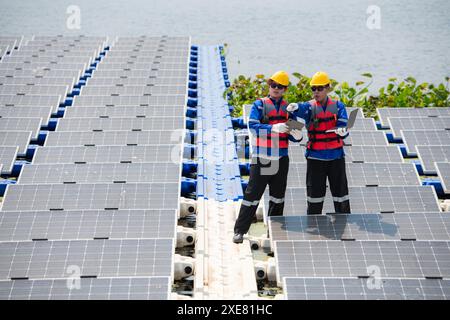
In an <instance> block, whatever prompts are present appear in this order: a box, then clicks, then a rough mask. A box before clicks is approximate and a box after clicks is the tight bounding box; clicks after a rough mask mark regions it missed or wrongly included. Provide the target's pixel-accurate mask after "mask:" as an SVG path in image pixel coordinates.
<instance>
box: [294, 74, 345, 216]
mask: <svg viewBox="0 0 450 320" xmlns="http://www.w3.org/2000/svg"><path fill="white" fill-rule="evenodd" d="M310 86H311V90H312V92H313V95H314V99H313V100H311V101H308V102H306V103H300V102H299V103H291V104H290V105H289V106H288V107H287V108H286V110H287V111H288V112H290V113H292V114H294V115H295V116H297V117H298V118H300V119H303V121H305V126H306V128H307V130H308V143H307V146H306V152H305V157H306V159H307V166H306V186H307V201H308V214H321V213H322V208H323V201H324V199H325V193H326V181H327V178H328V181H329V183H330V190H331V193H332V195H333V201H334V209H335V212H336V213H350V200H349V196H348V186H347V175H346V172H345V154H344V148H343V146H344V141H343V140H344V139H345V138H346V137H347V136H348V132H347V121H348V117H347V111H346V110H345V105H344V104H343V103H342V102H340V101H337V100H333V99H331V98H330V97H329V96H328V93H329V92H330V91H331V90H332V89H331V85H330V78H329V77H328V74H326V73H325V72H322V71H319V72H317V73H316V74H314V76H313V77H312V79H311V82H310Z"/></svg>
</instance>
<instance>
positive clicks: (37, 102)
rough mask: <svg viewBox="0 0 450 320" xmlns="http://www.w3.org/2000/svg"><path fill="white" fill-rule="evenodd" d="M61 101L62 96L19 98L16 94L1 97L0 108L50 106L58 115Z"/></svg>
mask: <svg viewBox="0 0 450 320" xmlns="http://www.w3.org/2000/svg"><path fill="white" fill-rule="evenodd" d="M61 101H62V100H61V96H38V95H36V96H35V95H26V96H18V95H14V94H9V95H0V106H6V107H11V106H12V107H19V106H50V107H52V112H53V113H56V112H57V111H58V107H59V104H60V103H61Z"/></svg>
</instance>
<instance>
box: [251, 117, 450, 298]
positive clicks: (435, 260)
mask: <svg viewBox="0 0 450 320" xmlns="http://www.w3.org/2000/svg"><path fill="white" fill-rule="evenodd" d="M385 110H386V111H385ZM397 110H398V111H397ZM423 110H425V111H423ZM448 110H450V109H449V108H424V109H413V108H398V109H387V108H386V109H379V110H378V113H379V115H380V118H381V119H382V124H383V126H386V124H387V123H388V122H389V123H390V124H391V129H392V131H393V133H394V137H398V136H399V135H400V134H401V136H402V138H403V142H404V143H405V145H406V147H407V153H408V155H415V154H414V152H415V150H416V149H417V151H418V152H417V154H418V156H419V159H420V161H421V163H422V168H423V170H424V173H425V174H436V173H437V174H439V178H440V179H441V181H442V185H443V187H444V190H445V191H447V192H448V185H449V182H448V179H449V178H450V174H449V172H450V167H449V166H448V164H449V163H450V162H449V159H450V154H447V153H448V152H447V151H448V150H450V146H449V145H448V140H449V139H448V138H449V137H450V136H449V137H447V136H448V132H449V131H448V130H446V129H447V127H449V126H448V124H447V122H446V121H447V118H448V117H449V114H448V112H449V111H448ZM246 111H247V112H248V110H246ZM395 117H402V118H395ZM359 120H361V119H359ZM363 120H364V124H363V122H361V121H360V124H359V127H358V120H357V122H356V124H355V127H354V129H352V130H350V135H349V137H348V138H347V139H345V146H344V150H345V155H346V172H347V179H348V184H349V198H350V207H351V211H352V214H335V213H334V211H335V210H334V203H333V195H332V194H331V192H330V190H329V187H328V186H327V193H326V196H325V201H324V208H323V213H324V214H323V215H306V212H307V197H306V159H305V156H304V154H305V151H306V150H305V147H304V146H302V145H299V144H295V143H290V148H289V158H290V168H289V175H288V184H287V190H286V194H285V198H284V216H281V217H269V218H268V228H269V234H270V240H271V245H272V249H273V251H274V256H275V262H276V266H277V283H278V285H279V286H282V287H283V288H284V294H285V297H286V298H287V299H449V298H450V290H449V289H448V281H449V279H448V278H450V264H449V263H448V261H450V219H449V216H448V215H447V214H445V213H441V208H440V206H439V202H438V197H437V194H436V191H435V189H434V187H432V186H422V185H421V184H422V183H421V180H420V177H419V174H418V172H417V170H416V168H415V166H414V165H413V164H411V163H405V161H404V160H403V156H402V154H401V150H400V148H399V147H398V145H390V144H389V143H388V141H387V139H386V135H385V132H386V131H377V130H376V129H375V128H373V126H372V124H370V121H367V119H363ZM372 128H373V130H371V129H372ZM429 128H432V129H431V130H430V129H429ZM425 129H426V130H425ZM306 142H307V138H306V135H304V141H303V142H302V144H305V143H306ZM434 144H435V145H434ZM441 171H442V172H441ZM445 181H447V185H446V184H445ZM268 202H269V191H268V190H267V191H266V193H265V195H264V203H265V208H266V210H267V208H268ZM377 281H378V284H377V286H376V287H374V286H373V284H374V283H377Z"/></svg>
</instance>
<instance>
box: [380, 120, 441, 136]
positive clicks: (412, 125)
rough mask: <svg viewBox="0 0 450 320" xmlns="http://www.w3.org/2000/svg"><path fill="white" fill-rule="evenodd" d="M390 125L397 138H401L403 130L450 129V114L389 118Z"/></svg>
mask: <svg viewBox="0 0 450 320" xmlns="http://www.w3.org/2000/svg"><path fill="white" fill-rule="evenodd" d="M388 121H389V127H390V128H391V131H392V134H393V135H394V137H396V138H400V137H401V134H400V131H401V130H427V129H430V128H432V129H434V130H436V129H442V130H444V129H447V130H450V116H449V117H437V118H405V117H399V118H389V120H388Z"/></svg>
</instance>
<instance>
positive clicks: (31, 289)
mask: <svg viewBox="0 0 450 320" xmlns="http://www.w3.org/2000/svg"><path fill="white" fill-rule="evenodd" d="M79 281H80V282H79V284H80V287H79V289H76V288H75V287H74V288H72V289H70V288H71V287H70V286H68V281H67V280H61V279H55V280H13V281H0V299H1V300H168V299H170V292H171V286H172V284H171V280H170V278H169V277H145V278H144V277H139V278H136V277H121V278H87V279H86V278H83V279H80V280H79Z"/></svg>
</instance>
